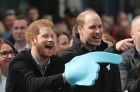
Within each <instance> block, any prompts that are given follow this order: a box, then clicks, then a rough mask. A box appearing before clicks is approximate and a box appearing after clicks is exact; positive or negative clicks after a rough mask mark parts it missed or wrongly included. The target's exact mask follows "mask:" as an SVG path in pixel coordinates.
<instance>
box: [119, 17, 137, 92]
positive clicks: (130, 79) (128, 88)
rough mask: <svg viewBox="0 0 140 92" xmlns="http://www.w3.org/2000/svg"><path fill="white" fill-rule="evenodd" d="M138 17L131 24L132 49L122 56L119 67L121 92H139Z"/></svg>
mask: <svg viewBox="0 0 140 92" xmlns="http://www.w3.org/2000/svg"><path fill="white" fill-rule="evenodd" d="M139 25H140V15H138V16H136V17H135V18H134V19H133V20H132V23H131V36H132V38H133V39H134V41H133V43H134V48H132V49H130V50H129V51H126V52H124V53H123V54H122V57H123V61H122V63H121V64H120V65H119V69H120V75H121V85H122V90H123V92H139V91H140V26H139Z"/></svg>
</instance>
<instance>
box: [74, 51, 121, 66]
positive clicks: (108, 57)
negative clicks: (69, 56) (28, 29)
mask: <svg viewBox="0 0 140 92" xmlns="http://www.w3.org/2000/svg"><path fill="white" fill-rule="evenodd" d="M79 59H80V61H88V62H96V63H112V64H120V63H121V61H122V56H121V55H119V54H114V53H109V52H103V51H97V52H89V53H87V54H83V55H80V56H77V57H76V60H79Z"/></svg>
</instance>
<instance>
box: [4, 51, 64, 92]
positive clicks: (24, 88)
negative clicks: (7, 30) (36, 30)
mask: <svg viewBox="0 0 140 92" xmlns="http://www.w3.org/2000/svg"><path fill="white" fill-rule="evenodd" d="M63 71H64V66H63V65H62V64H61V61H60V59H59V58H58V57H55V56H53V57H51V58H50V64H49V65H48V66H47V69H46V72H45V75H44V76H42V74H41V72H40V71H39V69H38V67H37V63H36V62H35V61H34V59H33V58H32V55H31V51H30V50H29V51H23V52H21V53H20V54H19V55H18V56H17V57H16V58H15V59H14V60H13V61H12V62H11V63H10V66H9V73H8V77H7V83H6V92H61V90H62V89H61V88H62V87H63V85H64V83H63V78H62V75H61V73H62V72H63Z"/></svg>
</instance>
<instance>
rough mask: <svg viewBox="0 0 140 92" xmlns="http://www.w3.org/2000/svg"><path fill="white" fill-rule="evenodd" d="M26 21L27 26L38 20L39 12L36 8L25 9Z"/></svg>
mask: <svg viewBox="0 0 140 92" xmlns="http://www.w3.org/2000/svg"><path fill="white" fill-rule="evenodd" d="M27 19H28V23H29V24H30V23H32V22H34V21H35V20H38V19H39V11H38V9H37V8H36V7H33V6H31V7H29V8H28V9H27Z"/></svg>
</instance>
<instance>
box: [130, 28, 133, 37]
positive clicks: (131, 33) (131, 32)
mask: <svg viewBox="0 0 140 92" xmlns="http://www.w3.org/2000/svg"><path fill="white" fill-rule="evenodd" d="M130 35H131V37H132V38H133V39H134V32H133V31H132V30H131V31H130Z"/></svg>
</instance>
